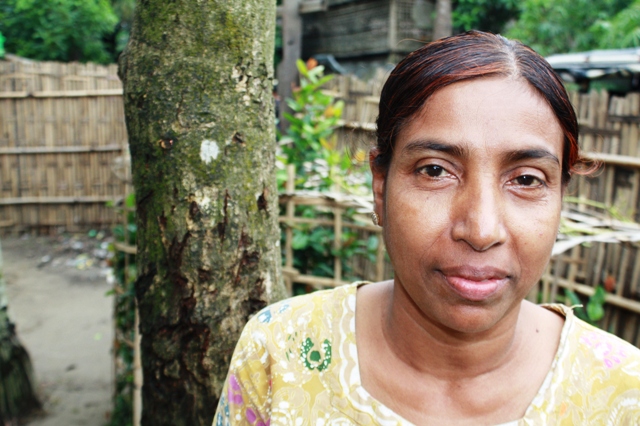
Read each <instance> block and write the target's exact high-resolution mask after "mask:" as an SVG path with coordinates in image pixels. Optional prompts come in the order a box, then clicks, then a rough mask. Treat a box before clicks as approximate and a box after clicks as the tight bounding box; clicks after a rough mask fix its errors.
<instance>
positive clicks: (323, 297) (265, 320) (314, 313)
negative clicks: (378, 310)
mask: <svg viewBox="0 0 640 426" xmlns="http://www.w3.org/2000/svg"><path fill="white" fill-rule="evenodd" d="M357 285H358V283H354V284H349V285H345V286H341V287H337V288H334V289H331V290H321V291H316V292H313V293H309V294H305V295H301V296H294V297H291V298H288V299H284V300H281V301H279V302H276V303H274V304H272V305H269V306H267V307H266V308H264V309H262V310H261V311H259V312H258V313H256V314H255V315H254V316H253V317H252V318H251V319H250V320H249V321H248V323H247V326H250V327H263V326H268V325H269V324H272V323H274V322H282V321H286V320H291V319H293V318H301V320H304V319H305V318H307V319H308V320H309V321H311V320H313V319H321V318H326V316H327V315H329V316H332V315H335V314H336V313H338V312H340V311H342V310H343V308H344V307H345V306H346V305H351V304H352V303H353V304H354V306H355V294H356V289H357ZM315 317H319V318H315Z"/></svg>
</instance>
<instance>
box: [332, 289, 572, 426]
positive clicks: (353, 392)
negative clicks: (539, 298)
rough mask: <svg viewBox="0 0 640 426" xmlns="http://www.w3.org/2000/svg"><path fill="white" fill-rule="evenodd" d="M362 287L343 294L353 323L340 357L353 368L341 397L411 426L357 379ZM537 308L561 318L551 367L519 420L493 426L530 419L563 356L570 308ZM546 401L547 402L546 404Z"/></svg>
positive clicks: (513, 425) (556, 305)
mask: <svg viewBox="0 0 640 426" xmlns="http://www.w3.org/2000/svg"><path fill="white" fill-rule="evenodd" d="M366 284H370V282H367V281H359V282H355V283H353V284H350V285H349V287H350V288H349V289H348V292H347V297H353V301H352V302H351V303H347V304H346V307H347V309H348V310H349V311H348V313H347V314H348V316H349V318H348V322H349V323H351V324H353V326H352V330H351V333H352V336H351V338H349V339H346V340H345V343H346V344H348V345H351V346H352V347H350V348H348V350H345V351H344V353H343V357H345V358H347V361H348V362H352V363H354V364H355V368H354V372H353V374H352V375H351V378H350V379H351V380H350V383H348V389H345V395H346V396H347V398H348V399H349V400H350V402H351V403H352V404H353V406H354V407H357V406H362V404H365V405H369V406H370V405H372V403H375V405H377V406H379V407H380V408H381V409H382V410H383V411H385V412H386V413H387V414H392V415H393V417H396V418H397V421H399V422H400V423H401V424H406V425H413V423H412V422H410V421H409V420H407V419H405V418H404V417H402V416H401V415H399V414H397V413H396V412H395V411H393V410H391V409H390V408H389V407H387V406H386V405H384V404H383V403H382V402H380V401H378V400H377V399H376V398H374V397H373V396H372V395H371V394H370V393H369V392H368V391H367V390H366V389H365V388H364V387H363V386H362V381H361V376H360V361H359V356H358V347H357V345H356V330H355V315H356V309H357V293H358V288H360V287H362V286H363V285H366ZM539 306H540V307H542V308H544V309H547V310H549V311H551V312H554V313H557V314H559V315H561V316H563V317H564V319H565V321H564V325H563V326H562V331H561V332H560V341H559V342H558V349H556V353H555V355H554V357H553V361H552V363H551V368H549V371H548V372H547V374H546V375H545V378H544V380H543V381H542V385H540V388H539V389H538V391H537V392H536V395H535V397H534V398H533V400H532V401H531V402H530V403H529V406H528V407H527V409H526V410H525V413H524V416H523V417H521V418H520V419H517V420H511V421H508V422H505V423H500V424H498V425H495V426H516V425H518V424H520V423H521V422H523V421H526V420H527V418H528V417H531V413H532V411H533V410H535V409H536V408H537V407H539V406H540V405H541V404H542V403H543V402H545V395H546V394H548V393H549V390H550V388H551V387H552V386H553V385H554V383H553V377H554V376H555V373H556V372H557V370H558V366H559V365H560V364H561V362H562V360H563V359H564V358H565V356H566V348H567V344H566V343H567V339H568V337H569V333H570V330H571V328H572V326H573V323H574V318H575V317H574V314H573V310H572V308H569V307H567V306H565V305H562V304H559V303H546V304H541V305H539ZM556 386H557V384H556ZM551 394H554V392H551ZM354 397H357V398H359V399H361V400H363V401H361V403H358V402H357V401H354ZM546 402H549V401H546Z"/></svg>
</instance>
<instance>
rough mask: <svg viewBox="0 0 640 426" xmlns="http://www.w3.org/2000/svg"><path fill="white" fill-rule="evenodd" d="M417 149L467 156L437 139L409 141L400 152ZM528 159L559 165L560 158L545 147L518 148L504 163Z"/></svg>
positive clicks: (454, 146) (507, 156) (511, 152)
mask: <svg viewBox="0 0 640 426" xmlns="http://www.w3.org/2000/svg"><path fill="white" fill-rule="evenodd" d="M417 151H438V152H444V153H446V154H449V155H452V156H455V157H467V156H468V152H467V150H466V149H465V148H463V147H461V146H459V145H454V144H448V143H442V142H438V141H432V140H425V139H421V140H415V141H412V142H409V143H408V144H407V145H405V146H404V148H403V149H402V152H403V153H407V154H409V153H412V152H417ZM530 159H548V160H551V161H553V162H554V163H556V164H558V165H560V160H559V159H558V157H556V156H555V155H553V154H552V153H551V152H549V151H547V150H546V149H539V148H531V149H518V150H513V151H509V152H507V153H506V154H505V163H509V162H517V161H522V160H530Z"/></svg>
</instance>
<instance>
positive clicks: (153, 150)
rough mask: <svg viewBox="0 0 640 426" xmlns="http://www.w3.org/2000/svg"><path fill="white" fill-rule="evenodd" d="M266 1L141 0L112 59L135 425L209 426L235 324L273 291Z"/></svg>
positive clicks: (270, 37) (276, 285)
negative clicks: (137, 347)
mask: <svg viewBox="0 0 640 426" xmlns="http://www.w3.org/2000/svg"><path fill="white" fill-rule="evenodd" d="M274 35H275V1H274V0H269V1H266V0H226V1H201V0H173V1H166V0H146V1H140V2H138V5H137V9H136V12H135V17H134V24H133V29H132V33H131V39H130V42H129V45H128V46H127V48H126V50H125V52H124V53H123V55H122V57H121V59H120V77H121V78H122V80H123V83H124V101H125V115H126V121H127V130H128V133H129V146H130V149H131V158H132V170H133V183H134V187H135V191H136V203H137V206H136V207H137V226H138V254H137V266H138V271H139V272H138V274H139V275H138V279H137V281H136V297H137V301H138V307H139V315H140V332H141V335H142V342H141V354H142V370H143V382H144V385H143V389H142V406H143V412H142V424H143V425H154V426H155V425H210V424H211V421H212V418H213V414H214V411H215V409H216V405H217V402H218V397H219V392H220V389H221V387H222V383H223V381H224V378H225V375H226V373H227V367H228V363H229V360H230V357H231V354H232V351H233V348H234V346H235V343H236V340H237V338H238V336H239V333H240V331H241V330H242V327H243V326H244V323H245V322H246V320H247V318H248V317H249V316H250V315H251V314H252V313H254V312H256V311H257V310H258V309H260V308H262V307H264V306H265V305H267V304H268V303H271V302H273V301H275V300H277V299H279V298H282V297H283V296H284V294H285V293H284V286H283V285H282V282H281V277H280V248H279V230H278V223H277V218H278V204H277V199H278V194H277V189H276V184H275V172H274V167H275V117H274V107H273V98H272V89H273V43H274Z"/></svg>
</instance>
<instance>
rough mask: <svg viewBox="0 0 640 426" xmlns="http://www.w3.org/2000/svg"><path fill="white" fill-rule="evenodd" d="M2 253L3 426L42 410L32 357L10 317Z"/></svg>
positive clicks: (0, 396)
mask: <svg viewBox="0 0 640 426" xmlns="http://www.w3.org/2000/svg"><path fill="white" fill-rule="evenodd" d="M2 273H3V268H2V249H0V425H4V424H9V423H10V422H12V421H13V420H15V419H17V418H19V417H22V416H24V415H26V414H28V413H29V412H30V411H31V410H33V409H36V408H39V407H40V403H39V402H38V399H37V398H36V395H35V391H34V388H33V371H32V369H31V361H30V360H29V354H28V353H27V351H26V350H25V349H24V348H23V347H22V345H21V344H20V342H19V341H18V337H17V336H16V333H15V326H14V324H13V323H12V322H11V321H10V320H9V316H8V315H7V299H6V297H5V282H4V277H3V275H2Z"/></svg>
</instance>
